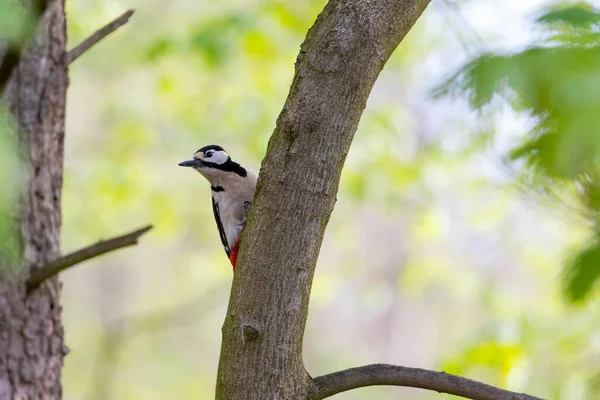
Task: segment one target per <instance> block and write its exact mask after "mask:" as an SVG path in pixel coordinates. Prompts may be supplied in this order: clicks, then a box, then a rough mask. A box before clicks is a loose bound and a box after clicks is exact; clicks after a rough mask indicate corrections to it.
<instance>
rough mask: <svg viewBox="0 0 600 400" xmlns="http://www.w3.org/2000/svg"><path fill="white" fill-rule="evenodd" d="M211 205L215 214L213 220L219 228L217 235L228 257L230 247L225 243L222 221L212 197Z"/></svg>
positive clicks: (217, 206) (225, 237) (225, 236)
mask: <svg viewBox="0 0 600 400" xmlns="http://www.w3.org/2000/svg"><path fill="white" fill-rule="evenodd" d="M212 205H213V213H214V214H215V221H217V228H218V229H219V236H220V237H221V243H223V247H224V248H225V253H227V257H229V255H230V254H231V249H230V248H229V244H228V243H227V235H225V229H223V222H222V220H221V215H220V213H219V205H218V204H217V203H216V202H215V199H212Z"/></svg>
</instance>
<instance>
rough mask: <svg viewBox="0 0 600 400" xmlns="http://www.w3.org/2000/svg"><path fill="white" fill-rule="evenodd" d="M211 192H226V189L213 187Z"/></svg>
mask: <svg viewBox="0 0 600 400" xmlns="http://www.w3.org/2000/svg"><path fill="white" fill-rule="evenodd" d="M210 190H212V191H213V192H224V191H225V189H224V188H223V186H219V185H217V186H211V187H210Z"/></svg>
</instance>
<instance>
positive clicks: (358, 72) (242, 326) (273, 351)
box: [216, 0, 429, 400]
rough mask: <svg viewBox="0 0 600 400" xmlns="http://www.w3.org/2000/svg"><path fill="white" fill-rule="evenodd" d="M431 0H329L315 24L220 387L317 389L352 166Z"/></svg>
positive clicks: (227, 391) (252, 246)
mask: <svg viewBox="0 0 600 400" xmlns="http://www.w3.org/2000/svg"><path fill="white" fill-rule="evenodd" d="M428 3H429V0H372V1H369V0H366V1H365V0H330V1H329V3H328V4H327V6H326V7H325V9H324V10H323V12H322V13H321V15H319V17H318V18H317V21H316V22H315V24H314V25H313V27H312V28H311V29H310V31H309V32H308V35H307V36H306V39H305V41H304V43H303V44H302V47H301V50H300V54H299V56H298V59H297V61H296V74H295V76H294V80H293V82H292V86H291V88H290V93H289V96H288V98H287V100H286V103H285V106H284V108H283V111H282V112H281V114H280V115H279V119H278V120H277V126H276V128H275V131H274V133H273V136H272V137H271V139H270V141H269V146H268V150H267V155H266V158H265V160H264V161H263V164H262V167H261V172H260V178H259V182H258V187H257V193H256V198H255V202H254V205H253V207H252V210H251V212H250V215H249V218H248V222H247V225H246V227H245V229H244V232H243V237H242V242H241V243H242V245H241V249H240V257H239V259H238V268H237V269H236V273H235V277H234V280H233V287H232V292H231V298H230V302H229V309H228V311H227V317H226V319H225V323H224V325H223V344H222V348H221V359H220V365H219V376H218V378H217V388H216V397H217V399H228V400H239V399H247V400H250V399H274V400H284V399H289V400H301V399H307V398H316V397H318V395H317V393H316V389H315V386H314V384H313V381H312V379H311V377H310V376H309V374H308V373H307V371H306V370H305V368H304V365H303V363H302V340H303V335H304V327H305V323H306V317H307V312H308V300H309V296H310V290H311V285H312V278H313V274H314V271H315V265H316V261H317V257H318V255H319V250H320V247H321V242H322V239H323V235H324V233H325V227H326V225H327V222H328V220H329V216H330V214H331V212H332V210H333V206H334V203H335V199H336V193H337V190H338V183H339V179H340V174H341V171H342V166H343V164H344V160H345V158H346V154H347V153H348V149H349V148H350V143H351V142H352V138H353V136H354V132H355V131H356V128H357V126H358V122H359V120H360V117H361V114H362V112H363V110H364V108H365V105H366V102H367V98H368V97H369V93H370V92H371V88H372V87H373V84H374V83H375V80H376V79H377V76H378V75H379V72H380V71H381V69H382V68H383V65H384V64H385V62H386V61H387V59H388V58H389V57H390V55H391V54H392V52H393V51H394V49H395V48H396V47H397V46H398V44H399V43H400V41H401V40H402V38H403V37H404V35H406V33H407V32H408V31H409V29H410V28H411V27H412V25H413V24H414V23H415V21H416V20H417V18H418V17H419V16H420V15H421V13H422V12H423V10H424V9H425V7H426V6H427V4H428Z"/></svg>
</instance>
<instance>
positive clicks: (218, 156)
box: [205, 151, 229, 164]
mask: <svg viewBox="0 0 600 400" xmlns="http://www.w3.org/2000/svg"><path fill="white" fill-rule="evenodd" d="M228 159H229V156H228V155H227V153H225V152H224V151H215V152H214V153H213V155H212V157H210V158H206V157H205V160H206V161H208V162H212V163H215V164H225V162H227V160H228Z"/></svg>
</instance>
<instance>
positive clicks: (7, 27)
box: [0, 0, 36, 43]
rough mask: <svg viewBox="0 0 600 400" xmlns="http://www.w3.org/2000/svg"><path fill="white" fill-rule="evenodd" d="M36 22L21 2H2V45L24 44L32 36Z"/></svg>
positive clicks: (0, 5) (0, 37)
mask: <svg viewBox="0 0 600 400" xmlns="http://www.w3.org/2000/svg"><path fill="white" fill-rule="evenodd" d="M35 22H36V21H35V18H33V16H32V15H31V13H29V12H28V10H26V9H25V8H24V7H23V4H22V3H21V2H19V1H9V0H0V42H1V43H22V42H23V41H24V40H25V39H27V38H28V37H29V36H30V33H31V30H32V29H33V28H34V27H35Z"/></svg>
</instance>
